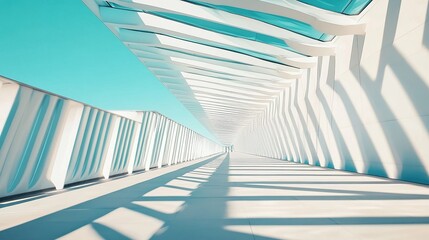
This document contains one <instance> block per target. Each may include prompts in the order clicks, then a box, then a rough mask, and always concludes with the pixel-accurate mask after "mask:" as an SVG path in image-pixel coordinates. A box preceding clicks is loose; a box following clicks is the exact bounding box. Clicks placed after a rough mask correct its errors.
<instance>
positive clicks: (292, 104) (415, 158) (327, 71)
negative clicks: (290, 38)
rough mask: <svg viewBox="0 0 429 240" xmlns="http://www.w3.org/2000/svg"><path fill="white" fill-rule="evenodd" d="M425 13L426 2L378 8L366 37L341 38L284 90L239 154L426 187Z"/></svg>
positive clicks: (244, 136)
mask: <svg viewBox="0 0 429 240" xmlns="http://www.w3.org/2000/svg"><path fill="white" fill-rule="evenodd" d="M428 11H429V10H428V1H427V0H413V1H404V0H403V1H400V0H392V1H388V0H379V1H375V2H374V4H373V5H372V6H371V8H370V9H369V10H368V12H367V13H366V14H365V15H364V17H363V19H362V20H364V21H367V22H368V26H367V33H366V35H365V36H345V37H338V38H337V39H336V44H337V54H336V55H335V56H332V57H320V58H319V60H318V66H317V68H313V69H309V70H308V71H307V72H306V74H304V76H303V77H302V78H301V79H297V80H296V81H295V83H294V84H292V86H291V87H290V88H288V89H285V90H284V92H283V94H282V96H279V98H278V99H277V100H276V101H274V102H273V103H272V108H273V109H274V110H273V111H267V112H266V113H265V114H263V115H261V116H260V117H259V118H260V119H255V122H254V124H253V125H252V126H250V127H248V128H246V129H245V130H243V132H242V133H241V136H240V138H239V141H237V143H236V148H237V150H240V151H244V152H250V153H255V154H259V155H264V156H270V157H276V158H282V159H289V160H292V161H296V162H303V163H309V164H314V165H320V166H326V167H332V168H337V169H345V170H350V171H356V172H360V173H369V174H374V175H379V176H386V177H390V178H397V179H403V180H407V181H415V182H420V183H426V184H429V178H428V172H429V134H428V132H429V49H428V48H429V17H428ZM258 129H259V130H258ZM261 140H262V141H263V143H261Z"/></svg>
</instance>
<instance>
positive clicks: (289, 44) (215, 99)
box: [84, 0, 371, 144]
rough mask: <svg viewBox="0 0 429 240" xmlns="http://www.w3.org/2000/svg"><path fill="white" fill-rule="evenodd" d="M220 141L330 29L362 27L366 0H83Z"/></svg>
mask: <svg viewBox="0 0 429 240" xmlns="http://www.w3.org/2000/svg"><path fill="white" fill-rule="evenodd" d="M84 2H85V3H86V4H87V6H88V7H89V8H90V9H91V10H92V11H93V12H94V13H95V14H96V15H97V16H98V17H99V18H100V19H101V20H102V21H103V22H104V23H105V24H106V25H107V26H108V27H109V28H110V30H111V31H112V32H113V33H114V34H115V35H116V36H118V38H119V39H120V40H121V41H122V42H123V43H124V44H125V45H126V46H127V47H128V48H129V49H130V50H131V51H132V52H133V53H134V54H135V55H136V56H137V57H138V58H139V60H140V61H141V62H142V63H143V64H145V65H146V67H148V68H149V70H150V71H152V73H153V74H154V75H155V76H156V77H157V78H158V79H159V80H160V81H161V82H162V83H163V84H164V86H166V87H167V88H168V89H169V90H170V91H171V92H172V93H173V94H174V95H175V96H176V97H177V98H178V99H179V100H180V101H181V102H182V103H183V104H184V105H185V107H187V108H188V109H189V110H190V111H191V112H192V113H193V114H194V115H195V116H196V117H197V118H198V119H199V120H200V121H201V122H202V123H204V124H205V125H206V126H207V127H208V129H210V130H212V131H213V133H214V134H215V135H217V137H218V138H219V139H220V140H221V141H222V142H223V143H225V144H231V143H232V142H233V140H234V138H235V135H236V134H237V132H238V131H239V130H240V129H241V128H242V127H243V126H246V125H247V124H248V123H249V122H250V121H251V120H252V119H253V118H254V117H255V116H257V115H258V114H260V113H261V112H263V111H265V110H266V108H267V106H268V104H269V103H270V102H271V101H272V99H273V98H274V97H276V96H277V95H278V94H279V93H280V92H281V91H282V90H283V89H284V88H286V87H288V86H289V84H290V83H291V82H292V81H294V80H296V79H299V78H300V76H301V74H302V71H303V70H305V69H308V68H312V67H314V66H315V65H316V63H317V57H318V56H326V55H334V54H335V36H338V35H349V34H363V33H364V32H365V23H363V22H360V21H359V19H360V16H361V15H362V13H363V11H364V9H365V8H366V7H367V6H368V5H369V4H370V2H371V0H299V1H293V0H251V1H250V0H235V1H231V0H186V1H185V0H184V1H180V0H162V1H157V0H110V1H100V0H84Z"/></svg>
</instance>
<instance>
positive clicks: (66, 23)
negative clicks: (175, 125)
mask: <svg viewBox="0 0 429 240" xmlns="http://www.w3.org/2000/svg"><path fill="white" fill-rule="evenodd" d="M1 5H2V7H1V8H0V75H2V76H5V77H8V78H11V79H13V80H16V81H19V82H22V83H26V84H29V85H31V86H35V87H38V88H41V89H44V90H47V91H51V92H54V93H56V94H59V95H62V96H65V97H68V98H71V99H75V100H78V101H81V102H84V103H87V104H90V105H92V106H96V107H99V108H102V109H111V110H155V111H158V112H160V113H162V114H164V115H165V116H167V117H169V118H171V119H173V120H175V121H177V122H179V123H182V124H184V125H185V126H187V127H189V128H191V129H194V130H195V131H197V132H199V133H201V134H202V135H204V136H207V137H210V138H212V139H215V138H214V137H213V135H212V134H211V133H210V132H209V131H207V130H206V129H205V127H204V126H203V125H202V124H201V123H200V122H199V121H198V120H197V119H195V118H194V116H193V115H192V114H191V113H190V112H189V111H188V110H187V109H186V108H185V107H184V106H183V105H182V104H181V103H180V102H179V101H178V100H177V99H176V98H175V97H174V96H173V95H172V94H171V93H170V92H169V91H168V90H167V89H166V88H165V87H164V86H163V85H162V84H161V83H160V82H159V81H158V80H157V79H156V77H155V76H153V74H152V73H150V72H149V70H147V68H146V67H145V66H144V65H143V64H142V63H141V62H140V61H139V60H138V59H137V58H136V57H135V56H134V55H133V54H132V53H131V52H130V51H129V50H128V49H127V48H126V47H125V46H124V45H123V44H122V43H121V41H120V40H119V39H117V38H116V36H115V35H114V34H113V33H111V32H110V30H109V29H108V28H107V27H106V26H105V25H104V24H103V23H102V22H101V21H100V20H99V19H98V18H97V17H96V16H95V15H93V14H92V12H91V11H90V10H89V9H88V8H87V7H86V6H85V4H84V3H83V2H81V1H80V0H40V1H28V0H15V1H8V2H5V1H4V0H2V4H1Z"/></svg>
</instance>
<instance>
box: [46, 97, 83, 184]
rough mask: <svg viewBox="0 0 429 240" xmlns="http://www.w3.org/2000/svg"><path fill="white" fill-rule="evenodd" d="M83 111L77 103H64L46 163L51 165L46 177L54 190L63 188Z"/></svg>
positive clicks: (68, 101) (81, 106) (81, 105)
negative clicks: (57, 131) (50, 152)
mask: <svg viewBox="0 0 429 240" xmlns="http://www.w3.org/2000/svg"><path fill="white" fill-rule="evenodd" d="M83 109H84V105H83V104H80V103H77V102H73V101H70V100H67V101H65V103H64V108H63V113H62V115H61V118H60V120H59V122H58V129H59V133H58V134H57V136H56V137H55V140H54V141H53V146H52V155H51V156H50V158H51V160H49V161H47V162H52V163H53V166H52V169H51V171H50V173H49V174H48V176H50V177H49V178H50V180H51V182H52V183H53V184H54V186H55V188H56V189H63V188H64V183H65V180H66V177H67V170H68V167H69V164H70V158H71V156H72V152H73V148H74V144H75V141H76V136H77V132H78V130H79V125H80V119H81V117H82V113H83Z"/></svg>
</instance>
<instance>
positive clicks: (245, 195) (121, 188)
mask: <svg viewBox="0 0 429 240" xmlns="http://www.w3.org/2000/svg"><path fill="white" fill-rule="evenodd" d="M0 207H1V208H0V216H1V217H0V239H54V238H55V239H57V238H60V239H176V240H177V239H234V240H238V239H316V238H317V239H427V236H428V235H429V187H427V186H423V185H416V184H410V183H406V182H401V181H396V180H391V179H384V178H377V177H372V176H366V175H359V174H355V173H350V172H344V171H339V170H332V169H325V168H319V167H313V166H308V165H303V164H297V163H292V162H288V161H282V160H276V159H269V158H261V157H255V156H251V155H244V154H241V153H235V152H234V153H231V154H230V155H225V154H223V155H219V156H216V157H212V158H209V159H207V158H205V159H201V160H196V161H192V162H185V163H182V164H179V165H174V166H170V167H167V168H162V169H157V170H153V171H149V172H146V173H144V174H134V175H132V176H129V177H126V178H117V179H113V180H109V181H106V182H103V183H100V184H89V185H88V186H77V187H75V188H69V189H67V190H64V192H62V193H59V194H49V193H47V194H45V195H40V196H34V197H31V198H29V199H19V200H15V201H10V202H3V203H0Z"/></svg>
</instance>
